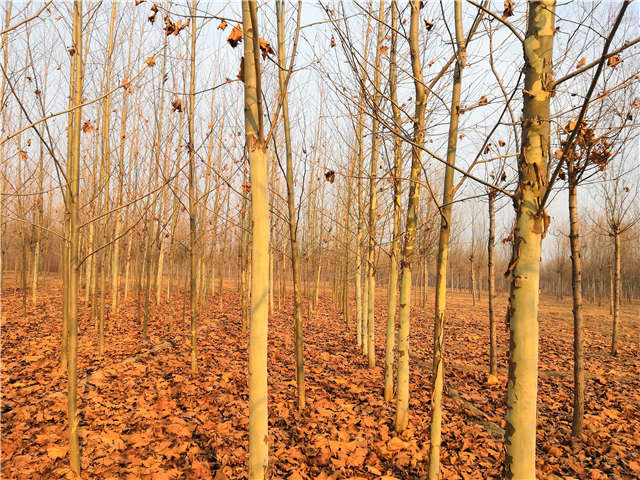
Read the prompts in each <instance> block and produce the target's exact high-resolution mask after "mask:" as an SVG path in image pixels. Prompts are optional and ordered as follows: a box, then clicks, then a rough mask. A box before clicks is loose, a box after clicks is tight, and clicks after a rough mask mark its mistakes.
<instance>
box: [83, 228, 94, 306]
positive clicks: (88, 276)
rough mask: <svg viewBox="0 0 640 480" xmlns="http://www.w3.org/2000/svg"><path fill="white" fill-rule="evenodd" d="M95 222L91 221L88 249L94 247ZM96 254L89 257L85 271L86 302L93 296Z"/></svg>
mask: <svg viewBox="0 0 640 480" xmlns="http://www.w3.org/2000/svg"><path fill="white" fill-rule="evenodd" d="M95 228H96V227H95V222H91V224H90V225H89V239H88V241H87V242H88V243H87V244H86V245H85V247H86V249H87V251H89V250H91V249H92V248H93V237H94V235H95ZM95 257H96V256H95V255H91V257H89V261H87V268H86V273H85V292H84V302H85V304H87V305H88V304H89V299H90V298H91V286H92V285H93V275H94V273H93V271H94V268H95V262H96V261H95Z"/></svg>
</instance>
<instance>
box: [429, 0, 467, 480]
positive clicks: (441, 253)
mask: <svg viewBox="0 0 640 480" xmlns="http://www.w3.org/2000/svg"><path fill="white" fill-rule="evenodd" d="M455 25H456V45H457V47H456V57H457V58H456V64H455V70H454V74H453V93H452V96H451V110H450V111H451V119H450V123H449V137H448V147H447V163H448V165H447V167H446V169H445V177H444V188H443V192H442V208H441V220H440V236H439V240H438V263H437V266H436V298H435V318H434V329H433V374H432V375H433V376H432V382H433V393H432V394H431V432H430V439H431V446H430V451H429V479H430V480H436V479H437V478H438V475H439V472H440V446H441V443H442V392H443V390H444V365H443V356H444V353H443V339H444V321H445V313H446V299H447V261H448V256H449V236H450V235H451V211H452V201H453V193H454V192H453V168H452V167H451V166H452V165H454V164H455V161H456V148H457V145H458V121H459V118H460V113H459V111H460V108H459V107H460V90H461V86H462V71H463V69H464V66H465V62H466V51H465V48H466V46H465V41H464V37H463V34H462V4H461V0H456V1H455Z"/></svg>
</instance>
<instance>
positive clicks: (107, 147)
mask: <svg viewBox="0 0 640 480" xmlns="http://www.w3.org/2000/svg"><path fill="white" fill-rule="evenodd" d="M115 19H116V2H115V0H114V1H113V2H112V3H111V20H110V22H109V43H108V45H107V58H106V64H107V68H106V71H105V85H104V90H105V91H106V92H108V91H109V90H110V89H111V57H112V55H113V37H114V27H115ZM110 122H111V95H107V96H106V97H105V99H104V101H103V104H102V131H101V132H100V134H101V140H102V142H101V150H102V151H101V153H102V162H103V165H104V171H105V182H104V205H103V211H105V212H106V211H108V210H109V185H110V183H111V182H110V176H111V138H110V132H111V125H110ZM109 230H110V229H109V215H105V217H104V220H103V223H102V236H103V240H104V245H107V244H108V243H109ZM109 251H110V249H109V247H105V248H104V249H103V251H102V252H101V253H100V259H101V262H100V263H101V265H100V315H99V320H98V323H99V342H98V344H99V347H98V353H99V355H100V357H102V356H103V355H104V349H105V339H104V326H105V305H104V304H105V295H106V292H105V290H106V287H107V281H106V277H107V272H106V270H107V268H106V267H107V259H108V258H109ZM112 295H114V294H112Z"/></svg>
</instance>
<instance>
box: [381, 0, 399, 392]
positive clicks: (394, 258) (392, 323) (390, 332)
mask: <svg viewBox="0 0 640 480" xmlns="http://www.w3.org/2000/svg"><path fill="white" fill-rule="evenodd" d="M397 26H398V5H397V1H396V0H392V2H391V54H390V55H389V90H390V93H391V105H392V108H393V124H394V128H396V129H400V128H401V127H402V125H401V118H400V108H399V107H398V89H397V72H396V70H397V65H396V55H397V52H396V50H397V38H398V34H397V31H396V30H397ZM401 175H402V139H401V138H400V137H399V136H397V135H396V136H395V137H394V140H393V238H392V240H391V258H390V265H389V287H388V291H387V328H386V338H385V355H384V399H385V401H387V402H388V401H391V399H393V363H394V362H393V360H394V353H395V352H394V349H395V338H396V301H397V292H398V256H399V253H400V228H401V227H400V208H401V202H402V200H401V196H402V190H401V188H400V187H401V182H400V177H401Z"/></svg>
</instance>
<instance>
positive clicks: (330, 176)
mask: <svg viewBox="0 0 640 480" xmlns="http://www.w3.org/2000/svg"><path fill="white" fill-rule="evenodd" d="M324 178H325V180H326V181H327V182H329V183H333V182H335V181H336V172H335V171H333V170H327V171H326V172H324Z"/></svg>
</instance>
